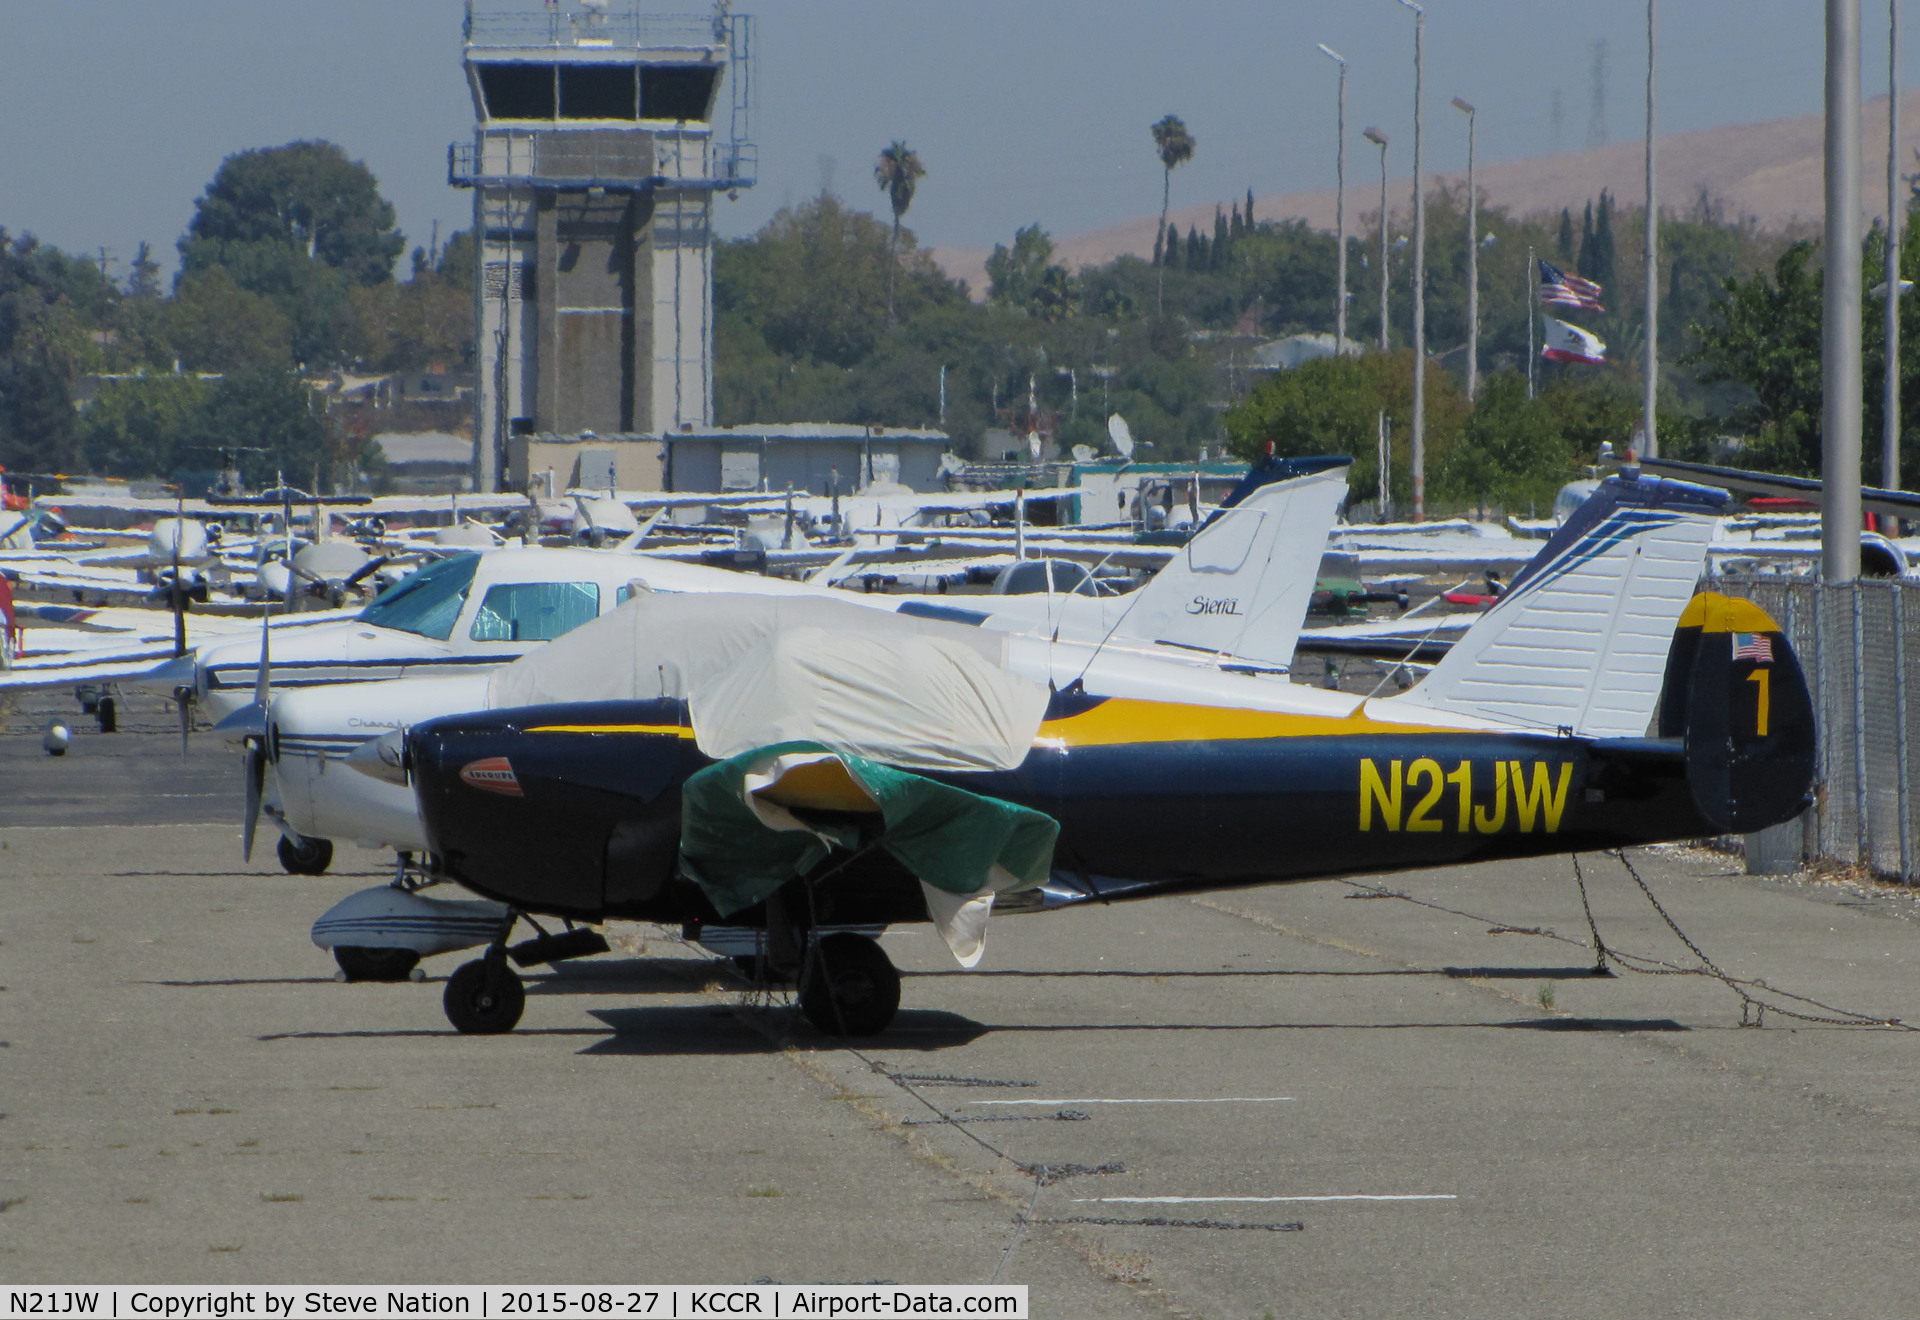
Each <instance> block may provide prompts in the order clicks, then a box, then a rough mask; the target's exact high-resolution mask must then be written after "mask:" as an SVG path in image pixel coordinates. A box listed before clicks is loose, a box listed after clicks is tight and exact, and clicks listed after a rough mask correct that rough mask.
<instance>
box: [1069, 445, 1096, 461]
mask: <svg viewBox="0 0 1920 1320" xmlns="http://www.w3.org/2000/svg"><path fill="white" fill-rule="evenodd" d="M1073 461H1074V462H1076V463H1091V462H1093V446H1092V445H1075V446H1074V447H1073Z"/></svg>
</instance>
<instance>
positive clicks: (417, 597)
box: [360, 555, 480, 642]
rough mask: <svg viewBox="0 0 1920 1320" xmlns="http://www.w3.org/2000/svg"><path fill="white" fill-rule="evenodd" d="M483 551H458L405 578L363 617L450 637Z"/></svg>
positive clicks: (438, 637) (387, 625)
mask: <svg viewBox="0 0 1920 1320" xmlns="http://www.w3.org/2000/svg"><path fill="white" fill-rule="evenodd" d="M479 569H480V556H479V555H454V556H452V557H451V558H448V559H442V560H441V561H440V562H439V563H437V564H429V565H427V566H426V567H425V568H423V569H421V570H419V571H418V572H416V573H412V574H409V575H408V576H406V577H403V578H401V579H400V580H399V581H398V582H396V583H394V584H393V585H392V586H390V587H388V588H387V589H386V590H385V591H383V592H381V593H380V594H379V595H378V596H375V597H374V598H373V600H372V602H371V603H370V604H368V606H367V608H365V609H364V610H362V611H360V621H361V622H362V623H370V624H373V625H375V626H376V627H380V628H392V629H394V630H395V631H397V632H409V633H414V634H417V635H418V636H421V637H432V638H434V639H436V640H438V641H442V642H444V641H446V640H447V638H449V637H451V636H452V635H453V625H454V621H455V620H457V619H458V618H459V617H460V610H461V607H462V606H464V605H465V604H466V603H467V591H468V589H469V588H471V587H472V586H473V575H474V574H475V573H476V572H478V571H479Z"/></svg>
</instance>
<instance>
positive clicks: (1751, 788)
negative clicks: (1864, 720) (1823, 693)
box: [1658, 592, 1814, 834]
mask: <svg viewBox="0 0 1920 1320" xmlns="http://www.w3.org/2000/svg"><path fill="white" fill-rule="evenodd" d="M1658 732H1659V735H1660V737H1662V738H1680V739H1683V740H1684V741H1685V744H1686V755H1687V786H1688V787H1689V788H1690V789H1691V790H1692V791H1693V800H1694V804H1695V805H1696V806H1698V807H1699V808H1700V811H1701V814H1703V815H1704V816H1705V817H1706V818H1707V819H1708V820H1710V821H1712V822H1713V824H1714V825H1715V826H1716V827H1718V828H1719V829H1722V830H1725V831H1727V832H1728V833H1738V834H1744V833H1747V832H1749V831H1752V830H1758V829H1764V828H1766V827H1767V826H1769V825H1775V824H1779V823H1780V822H1782V821H1786V820H1791V819H1792V818H1793V817H1794V816H1796V815H1798V814H1799V812H1800V809H1801V807H1802V806H1803V805H1804V804H1805V802H1806V795H1807V789H1808V787H1809V786H1810V785H1811V784H1812V782H1813V768H1814V767H1813V761H1814V724H1813V699H1812V697H1811V695H1810V694H1809V693H1808V691H1807V680H1806V676H1805V675H1804V674H1803V673H1802V672H1801V670H1800V661H1799V658H1798V657H1797V656H1795V655H1794V652H1793V647H1792V645H1791V644H1790V643H1789V642H1788V641H1787V638H1786V635H1785V634H1784V633H1783V632H1782V631H1781V629H1780V625H1779V624H1777V623H1775V622H1774V621H1773V619H1772V618H1771V617H1770V616H1769V615H1768V614H1767V612H1766V611H1765V610H1763V609H1761V608H1760V607H1759V606H1758V605H1755V604H1754V603H1753V602H1752V601H1748V600H1740V599H1738V598H1737V597H1729V596H1721V595H1716V594H1714V593H1712V592H1702V593H1700V594H1699V595H1697V596H1695V597H1694V598H1693V599H1692V600H1691V601H1690V602H1688V604H1687V607H1686V611H1685V612H1684V613H1683V614H1682V615H1681V616H1680V624H1679V627H1678V628H1676V629H1675V630H1674V634H1673V645H1672V647H1671V649H1670V650H1669V651H1668V654H1667V669H1666V680H1665V684H1664V686H1663V687H1662V690H1661V694H1660V724H1659V729H1658Z"/></svg>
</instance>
